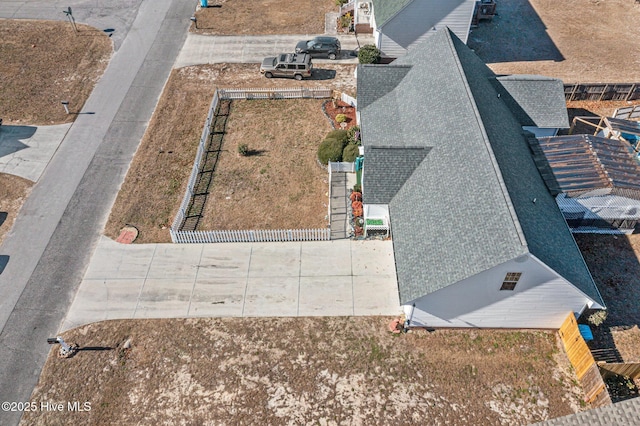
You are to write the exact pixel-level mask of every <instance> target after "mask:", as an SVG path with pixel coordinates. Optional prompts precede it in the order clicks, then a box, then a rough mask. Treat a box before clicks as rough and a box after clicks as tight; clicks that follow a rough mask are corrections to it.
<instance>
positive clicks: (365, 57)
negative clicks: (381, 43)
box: [358, 44, 380, 64]
mask: <svg viewBox="0 0 640 426" xmlns="http://www.w3.org/2000/svg"><path fill="white" fill-rule="evenodd" d="M358 62H359V63H361V64H377V63H378V62H380V50H379V49H378V48H377V47H375V46H374V45H373V44H366V45H364V46H362V47H361V48H360V50H358Z"/></svg>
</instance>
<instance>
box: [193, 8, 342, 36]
mask: <svg viewBox="0 0 640 426" xmlns="http://www.w3.org/2000/svg"><path fill="white" fill-rule="evenodd" d="M208 3H209V7H208V8H204V9H200V10H198V11H197V12H196V14H195V17H196V19H197V24H198V28H197V29H196V25H194V24H192V25H191V31H193V32H196V33H198V34H217V35H262V34H265V35H266V34H323V33H324V21H325V19H324V17H325V14H326V13H327V12H337V11H338V6H336V3H335V0H297V1H296V2H295V3H292V2H282V0H209V2H208Z"/></svg>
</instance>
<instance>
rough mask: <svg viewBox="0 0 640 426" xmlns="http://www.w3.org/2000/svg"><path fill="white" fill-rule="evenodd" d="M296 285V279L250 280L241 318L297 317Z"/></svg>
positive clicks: (269, 278) (297, 282)
mask: <svg viewBox="0 0 640 426" xmlns="http://www.w3.org/2000/svg"><path fill="white" fill-rule="evenodd" d="M298 285H299V279H298V277H260V278H250V279H249V280H248V282H247V293H246V295H245V301H244V310H243V315H242V316H244V317H288V316H297V315H298Z"/></svg>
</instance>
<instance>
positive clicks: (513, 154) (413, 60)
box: [358, 30, 604, 305]
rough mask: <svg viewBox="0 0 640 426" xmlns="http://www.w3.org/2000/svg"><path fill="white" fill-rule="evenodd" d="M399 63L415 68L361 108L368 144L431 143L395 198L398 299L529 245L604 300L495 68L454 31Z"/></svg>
mask: <svg viewBox="0 0 640 426" xmlns="http://www.w3.org/2000/svg"><path fill="white" fill-rule="evenodd" d="M394 64H395V66H398V65H410V66H411V69H410V70H409V71H408V72H407V74H406V76H405V77H404V78H403V79H402V80H401V81H400V82H399V83H398V85H397V86H396V87H395V88H394V89H393V90H391V91H388V92H387V93H386V94H385V95H383V96H381V97H380V98H378V99H377V100H375V101H373V102H372V103H370V104H369V105H368V106H366V107H365V108H362V109H361V111H360V115H361V128H362V138H363V145H364V146H365V150H367V149H368V148H373V147H376V146H385V147H388V146H394V147H413V148H415V147H430V148H432V149H431V151H429V154H428V155H427V156H426V157H425V159H424V160H423V161H422V162H421V163H420V164H419V165H418V166H417V167H415V170H414V171H413V173H412V174H411V176H410V177H409V178H408V179H407V180H406V182H405V184H404V185H402V187H401V188H400V189H399V190H398V192H397V193H396V195H395V196H393V198H392V199H391V202H390V203H389V211H390V215H391V223H392V227H393V230H394V231H393V232H394V239H393V242H394V252H395V257H396V271H397V275H398V284H399V289H400V300H401V303H403V304H404V303H408V302H410V301H412V300H415V299H416V298H418V297H421V296H423V295H425V294H428V293H430V292H433V291H436V290H438V289H441V288H444V287H446V286H448V285H450V284H453V283H455V282H458V281H460V280H462V279H464V278H467V277H470V276H472V275H475V274H477V273H479V272H482V271H485V270H487V269H489V268H491V267H493V266H495V265H498V264H500V263H503V262H506V261H508V260H511V259H514V258H516V257H518V256H519V255H522V254H526V253H529V252H530V253H532V254H533V255H534V256H536V257H537V258H539V259H540V260H541V261H543V262H545V263H546V264H547V265H549V266H550V267H551V268H553V269H554V270H555V271H556V272H558V273H559V274H561V275H562V276H564V277H565V278H566V279H567V280H569V281H570V282H572V283H573V284H574V285H576V286H577V287H578V288H580V289H581V290H582V291H583V292H584V293H586V294H587V295H588V296H589V297H591V298H592V299H594V300H595V301H596V302H597V303H600V304H602V305H604V304H603V303H602V299H601V298H600V295H599V293H598V291H597V289H596V287H595V284H594V282H593V279H592V278H591V275H590V274H589V271H588V270H587V268H586V265H585V264H584V261H583V259H582V256H581V254H580V252H579V250H578V247H577V245H576V244H575V241H574V240H573V237H572V235H571V233H570V231H569V228H568V227H567V225H566V223H565V221H564V218H563V217H562V214H561V213H560V210H559V209H558V207H557V205H556V203H555V200H554V199H553V197H552V196H551V195H550V194H549V192H548V191H547V189H546V187H545V185H544V182H543V181H542V178H541V177H540V174H539V173H538V170H537V168H536V166H535V163H534V162H533V159H532V157H531V155H530V151H529V148H528V145H527V142H526V140H525V138H524V136H523V131H522V129H521V124H520V123H519V122H518V121H517V120H516V118H515V117H514V115H513V114H512V113H511V111H510V110H509V108H508V106H507V105H506V104H505V102H504V101H503V100H501V98H498V96H497V92H496V90H495V88H494V85H495V82H496V81H497V80H496V78H495V74H494V73H493V72H492V71H491V70H490V69H489V68H488V67H486V65H485V64H484V63H482V61H481V60H480V59H479V58H478V57H477V56H476V55H475V54H474V53H473V52H472V51H471V50H470V49H469V48H468V47H467V46H465V45H464V43H462V42H461V41H460V40H459V39H458V38H457V37H456V36H455V35H454V34H453V33H451V32H450V31H449V30H445V31H438V32H437V33H436V34H435V35H434V36H432V37H430V38H428V39H427V40H425V41H424V42H423V43H421V44H420V45H418V46H416V48H415V49H412V50H410V51H409V52H408V53H407V55H405V56H404V57H402V58H400V59H398V60H396V61H395V62H394ZM361 80H362V76H360V75H359V76H358V93H360V87H361V85H362V84H366V83H363V82H362V81H361ZM360 108H361V107H360V105H359V109H360ZM370 167H372V164H371V161H370V159H369V158H368V157H367V156H366V151H365V167H364V174H363V179H364V185H363V186H364V191H365V192H368V191H369V187H368V186H367V185H368V184H367V179H368V178H367V173H368V168H370ZM410 167H414V165H413V164H411V165H410ZM380 188H381V189H383V188H384V186H383V185H381V186H380ZM385 196H386V195H385ZM371 197H372V198H373V199H376V197H377V196H376V195H375V194H373V195H371ZM534 199H535V200H536V202H535V203H534V202H533V200H534Z"/></svg>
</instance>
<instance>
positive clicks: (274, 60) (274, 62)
mask: <svg viewBox="0 0 640 426" xmlns="http://www.w3.org/2000/svg"><path fill="white" fill-rule="evenodd" d="M277 63H278V58H273V63H272V64H271V65H273V66H274V67H275V66H276V64H277Z"/></svg>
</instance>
